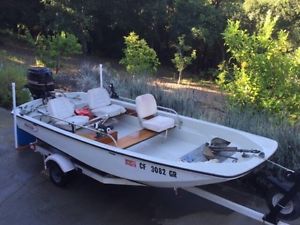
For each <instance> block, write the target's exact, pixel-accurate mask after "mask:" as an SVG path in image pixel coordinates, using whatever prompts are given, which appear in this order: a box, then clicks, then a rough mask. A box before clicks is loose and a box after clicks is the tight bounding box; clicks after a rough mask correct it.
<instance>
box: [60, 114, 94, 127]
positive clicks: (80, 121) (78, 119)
mask: <svg viewBox="0 0 300 225" xmlns="http://www.w3.org/2000/svg"><path fill="white" fill-rule="evenodd" d="M64 120H65V121H57V122H55V125H56V126H58V127H60V128H63V129H65V130H72V126H71V125H70V124H69V123H73V124H75V125H81V126H82V125H84V124H86V123H87V122H88V121H89V117H88V116H71V117H69V118H65V119H64Z"/></svg>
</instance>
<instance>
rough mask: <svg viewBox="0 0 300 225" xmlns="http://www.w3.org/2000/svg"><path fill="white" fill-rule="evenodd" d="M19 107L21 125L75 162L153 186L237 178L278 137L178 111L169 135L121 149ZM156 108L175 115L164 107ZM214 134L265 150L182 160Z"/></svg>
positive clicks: (271, 148) (266, 152) (270, 151)
mask: <svg viewBox="0 0 300 225" xmlns="http://www.w3.org/2000/svg"><path fill="white" fill-rule="evenodd" d="M114 102H115V103H116V104H120V105H123V106H124V107H126V108H130V109H134V107H135V106H134V105H133V104H130V103H125V102H122V101H118V100H114ZM38 104H41V101H39V100H35V101H32V102H31V103H29V104H28V105H27V108H34V107H35V105H38ZM80 104H82V102H80ZM32 106H34V107H32ZM20 111H21V109H20V108H19V109H18V113H17V125H18V127H19V128H20V129H22V130H24V131H26V132H28V133H30V134H32V135H33V136H35V137H36V138H38V139H40V140H42V141H43V142H46V143H48V144H49V145H51V146H53V147H55V148H56V149H58V150H59V151H61V152H63V153H64V154H66V155H67V156H68V157H70V158H71V159H72V160H76V163H82V164H84V165H85V166H88V167H90V168H92V169H94V170H95V171H99V172H105V173H108V174H111V175H114V176H116V177H120V178H124V179H128V180H131V181H134V182H137V183H141V184H145V185H150V186H155V187H168V188H173V187H176V188H178V187H194V186H199V185H206V184H213V183H220V182H224V181H228V180H232V179H236V178H239V177H241V176H244V175H245V174H247V173H249V172H251V171H252V170H253V169H255V168H256V167H257V166H259V165H261V164H262V163H263V162H264V161H265V160H266V159H268V158H269V157H271V155H272V154H273V153H274V152H275V151H276V149H277V142H276V141H273V140H271V139H267V138H264V137H260V136H256V135H253V134H249V133H246V132H243V131H238V130H234V129H231V128H228V127H224V126H220V125H217V124H213V123H208V122H205V121H200V120H196V119H192V118H188V117H183V116H180V120H181V122H182V124H181V125H180V126H178V127H176V128H174V129H172V130H171V131H170V132H169V134H168V137H164V135H165V134H164V133H162V134H159V135H158V136H156V137H154V138H152V139H149V140H147V141H144V142H143V143H140V144H136V145H135V146H133V147H129V148H126V149H123V148H118V147H115V146H112V145H107V144H104V143H101V142H98V141H95V140H91V139H89V138H86V137H83V136H80V135H78V134H76V133H72V132H70V131H66V130H63V129H60V128H58V127H55V126H53V125H52V124H48V123H47V122H45V121H42V120H40V119H38V115H39V114H38V113H36V114H32V115H31V116H28V115H29V114H27V115H26V114H25V115H24V114H23V113H20ZM160 114H162V115H167V116H174V115H171V114H168V113H165V112H160ZM127 117H129V116H127ZM127 117H125V119H126V118H127ZM137 120H138V119H137V118H131V119H130V122H131V121H133V123H134V125H135V126H137V125H138V122H137ZM121 123H122V122H121ZM135 123H136V124H135ZM125 125H126V124H125ZM117 128H119V127H117ZM120 133H122V130H121V128H120ZM214 137H221V138H223V139H226V140H229V141H230V142H232V143H234V144H235V145H236V146H239V147H240V148H246V149H247V148H248V149H258V150H260V151H262V152H264V155H265V157H264V158H261V157H258V156H257V155H255V154H250V155H249V157H247V158H243V157H242V154H240V153H237V154H236V155H234V156H235V157H239V158H238V159H239V160H238V161H239V162H237V163H235V162H233V160H231V159H229V158H228V159H226V160H223V161H222V162H219V163H216V162H214V161H213V160H210V161H201V162H195V163H189V162H183V160H182V155H185V154H186V153H188V152H191V151H193V149H195V148H197V146H200V145H202V144H204V143H206V142H209V141H210V140H211V139H212V138H214ZM180 141H181V142H180ZM181 143H184V144H181Z"/></svg>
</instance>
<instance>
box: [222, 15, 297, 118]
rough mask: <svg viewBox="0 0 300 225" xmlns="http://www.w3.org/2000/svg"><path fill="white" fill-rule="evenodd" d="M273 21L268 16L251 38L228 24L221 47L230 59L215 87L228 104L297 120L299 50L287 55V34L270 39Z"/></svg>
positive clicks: (288, 49) (236, 27) (282, 33)
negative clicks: (222, 90) (227, 98)
mask: <svg viewBox="0 0 300 225" xmlns="http://www.w3.org/2000/svg"><path fill="white" fill-rule="evenodd" d="M276 20H277V19H276V18H274V19H272V18H271V14H268V15H267V16H266V18H265V21H264V23H263V24H262V25H260V26H259V27H258V28H257V32H256V33H253V34H249V33H247V31H244V30H241V29H240V26H239V22H233V21H229V23H228V27H227V28H226V30H225V32H224V39H225V44H226V45H227V47H228V52H230V54H231V55H232V58H231V62H230V63H229V62H228V63H227V66H225V67H223V68H222V70H221V73H220V75H219V84H221V85H222V86H223V87H224V88H225V89H226V90H228V91H229V92H230V97H231V99H232V100H233V101H232V102H233V103H235V104H238V105H246V104H251V105H252V106H255V107H256V108H257V109H264V110H268V111H270V112H273V113H276V114H278V115H280V116H282V117H283V118H284V117H285V116H289V117H290V118H291V119H293V120H297V119H300V77H299V76H300V75H299V74H300V48H298V49H297V50H296V51H294V52H293V51H291V50H290V48H289V42H288V33H287V32H286V31H279V32H278V33H277V37H276V38H275V37H274V35H273V29H274V26H275V24H276Z"/></svg>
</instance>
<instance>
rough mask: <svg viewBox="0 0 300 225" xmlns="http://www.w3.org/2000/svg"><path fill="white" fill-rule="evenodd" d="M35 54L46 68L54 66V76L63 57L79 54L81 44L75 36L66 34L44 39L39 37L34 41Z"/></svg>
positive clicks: (62, 33) (41, 36)
mask: <svg viewBox="0 0 300 225" xmlns="http://www.w3.org/2000/svg"><path fill="white" fill-rule="evenodd" d="M36 48H37V53H38V56H39V58H40V59H41V61H42V62H43V63H44V64H46V65H47V66H51V67H52V66H55V69H56V74H57V73H58V71H59V69H60V67H61V60H62V58H63V57H66V56H70V55H73V54H80V53H81V44H80V43H79V42H78V39H77V37H76V36H75V35H73V34H69V33H66V32H63V31H62V32H61V33H59V34H56V35H53V36H49V37H45V36H43V35H39V36H38V37H37V39H36Z"/></svg>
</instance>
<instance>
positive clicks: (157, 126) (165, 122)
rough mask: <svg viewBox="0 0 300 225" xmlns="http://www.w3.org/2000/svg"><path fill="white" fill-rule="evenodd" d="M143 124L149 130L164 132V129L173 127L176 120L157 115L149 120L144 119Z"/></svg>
mask: <svg viewBox="0 0 300 225" xmlns="http://www.w3.org/2000/svg"><path fill="white" fill-rule="evenodd" d="M142 125H143V127H144V128H146V129H148V130H152V131H155V132H162V131H164V130H167V129H170V128H173V127H174V126H175V120H174V119H172V118H169V117H164V116H156V117H154V118H152V119H149V120H143V121H142Z"/></svg>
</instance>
